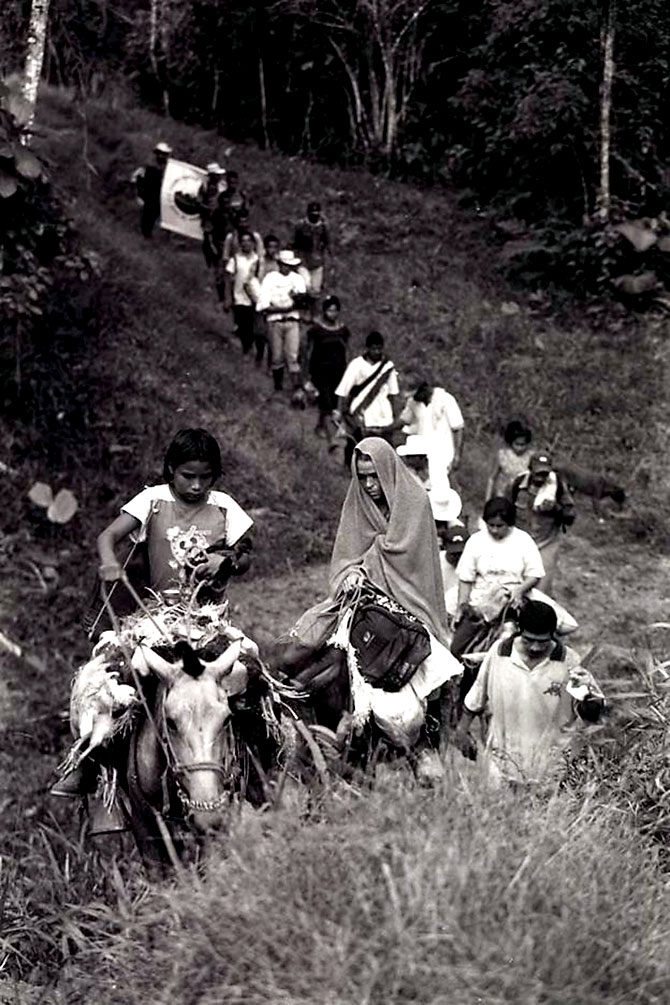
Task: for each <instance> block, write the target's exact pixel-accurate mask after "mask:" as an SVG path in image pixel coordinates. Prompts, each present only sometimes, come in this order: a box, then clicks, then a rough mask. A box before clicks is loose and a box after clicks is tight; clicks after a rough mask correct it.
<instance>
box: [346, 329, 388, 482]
mask: <svg viewBox="0 0 670 1005" xmlns="http://www.w3.org/2000/svg"><path fill="white" fill-rule="evenodd" d="M335 394H336V396H337V406H338V412H339V415H340V417H341V419H342V422H343V424H344V426H345V428H346V430H347V434H348V435H347V442H346V445H345V448H344V464H345V467H347V468H348V467H349V466H350V465H351V458H352V456H353V452H354V446H355V445H356V444H357V443H359V442H360V440H362V439H363V438H364V437H365V436H382V437H383V438H384V439H385V440H387V441H388V442H389V443H391V444H392V442H393V431H394V429H395V426H396V419H397V412H398V411H399V408H398V395H399V394H400V387H399V385H398V372H397V370H396V368H395V365H394V364H393V362H392V361H391V360H390V359H389V358H388V357H387V356H386V355H385V354H384V338H383V336H382V335H380V333H379V332H370V334H369V335H368V337H367V338H366V340H365V352H364V353H363V355H362V356H356V358H355V359H352V361H351V362H350V363H349V365H348V367H347V369H346V370H345V371H344V375H343V377H342V380H341V381H340V383H339V384H338V385H337V387H336V388H335Z"/></svg>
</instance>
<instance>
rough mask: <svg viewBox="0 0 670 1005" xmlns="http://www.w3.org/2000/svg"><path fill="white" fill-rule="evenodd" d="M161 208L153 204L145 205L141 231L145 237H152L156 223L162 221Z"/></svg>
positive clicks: (141, 216) (141, 215)
mask: <svg viewBox="0 0 670 1005" xmlns="http://www.w3.org/2000/svg"><path fill="white" fill-rule="evenodd" d="M160 215H161V208H160V205H158V206H156V205H154V204H153V203H146V202H145V203H144V205H143V206H142V212H141V214H140V230H141V231H142V234H143V235H144V237H151V235H152V234H153V231H154V227H155V226H156V223H157V222H158V220H159V219H160Z"/></svg>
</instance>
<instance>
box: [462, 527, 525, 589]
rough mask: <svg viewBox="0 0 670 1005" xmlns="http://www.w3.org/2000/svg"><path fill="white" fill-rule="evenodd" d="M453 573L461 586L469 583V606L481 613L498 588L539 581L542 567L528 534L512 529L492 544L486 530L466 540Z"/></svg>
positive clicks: (491, 539)
mask: <svg viewBox="0 0 670 1005" xmlns="http://www.w3.org/2000/svg"><path fill="white" fill-rule="evenodd" d="M456 573H457V575H458V578H459V580H460V581H461V583H472V584H473V587H472V591H471V593H470V603H471V604H472V606H473V607H475V608H478V609H481V607H482V606H483V605H485V604H486V603H487V602H488V601H489V599H490V598H491V597H492V596H493V595H494V594H495V591H496V588H497V587H501V586H515V585H517V584H518V583H522V582H523V581H524V579H528V578H529V577H531V576H535V577H537V578H538V579H542V577H543V576H544V566H543V564H542V558H541V556H540V552H539V549H538V547H537V545H536V544H535V541H533V539H532V537H531V536H530V534H527V533H526V531H525V530H519V528H518V527H512V528H511V530H510V532H509V534H507V535H506V537H504V538H503V539H502V541H496V540H494V538H492V537H491V535H490V534H489V532H488V530H478V531H477V533H476V534H473V535H472V537H470V538H468V540H467V541H466V542H465V548H464V549H463V554H462V555H461V558H460V561H459V563H458V566H457V567H456Z"/></svg>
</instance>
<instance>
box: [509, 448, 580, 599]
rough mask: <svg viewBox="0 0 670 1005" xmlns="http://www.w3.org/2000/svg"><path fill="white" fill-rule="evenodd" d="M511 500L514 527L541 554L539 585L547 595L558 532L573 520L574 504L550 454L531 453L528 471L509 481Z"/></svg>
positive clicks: (557, 546) (558, 541)
mask: <svg viewBox="0 0 670 1005" xmlns="http://www.w3.org/2000/svg"><path fill="white" fill-rule="evenodd" d="M511 500H512V502H513V503H514V506H515V510H516V526H517V527H519V528H520V529H521V530H525V531H527V532H528V533H529V534H530V536H531V537H532V538H533V540H534V541H535V543H536V545H537V546H538V548H539V549H540V552H541V554H542V563H543V565H544V572H545V574H544V576H543V578H542V580H541V581H540V582H539V583H538V584H537V585H538V588H539V589H540V590H543V591H544V592H545V593H549V594H550V593H551V591H552V587H553V577H554V573H555V571H556V563H557V561H558V550H559V547H560V543H561V534H562V533H564V532H565V530H566V528H567V527H570V526H571V525H572V524H573V523H574V521H575V503H574V500H573V498H572V496H571V494H570V491H569V489H568V487H567V485H566V484H565V482H564V481H563V479H562V478H561V476H560V475H559V474H558V473H557V472H556V471H555V470H554V464H553V460H552V458H551V455H550V454H549V453H547V452H546V451H538V452H536V453H534V454H533V455H532V456H531V458H530V463H529V467H528V471H524V472H523V474H520V475H518V476H517V477H516V478H515V479H514V481H513V483H512V490H511Z"/></svg>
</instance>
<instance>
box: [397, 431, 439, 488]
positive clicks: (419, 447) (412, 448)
mask: <svg viewBox="0 0 670 1005" xmlns="http://www.w3.org/2000/svg"><path fill="white" fill-rule="evenodd" d="M396 453H397V455H398V457H402V459H403V461H404V462H405V466H406V467H408V468H409V470H410V471H411V472H412V474H413V475H414V477H415V478H416V480H417V481H418V482H419V484H420V485H421V487H422V488H424V489H425V490H426V492H427V493H428V495H429V496H430V492H431V480H430V474H431V472H430V460H429V443H428V441H427V439H426V438H425V437H424V436H419V435H417V434H413V435H411V436H408V437H407V439H406V440H405V442H404V443H401V444H400V446H398V447H396Z"/></svg>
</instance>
